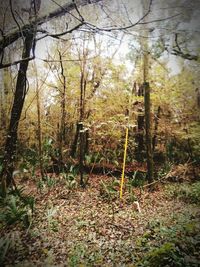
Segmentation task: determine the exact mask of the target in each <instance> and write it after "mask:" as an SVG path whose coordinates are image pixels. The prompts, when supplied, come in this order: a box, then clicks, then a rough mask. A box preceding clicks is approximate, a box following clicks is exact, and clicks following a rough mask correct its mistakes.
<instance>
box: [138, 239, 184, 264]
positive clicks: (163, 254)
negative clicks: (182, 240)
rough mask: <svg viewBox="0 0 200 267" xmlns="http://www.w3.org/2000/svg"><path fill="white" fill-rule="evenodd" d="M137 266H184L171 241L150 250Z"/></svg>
mask: <svg viewBox="0 0 200 267" xmlns="http://www.w3.org/2000/svg"><path fill="white" fill-rule="evenodd" d="M139 266H144V267H145V266H148V267H164V266H170V267H173V266H174V267H181V266H182V267H184V266H185V265H184V259H183V258H182V257H181V255H180V252H179V250H178V248H176V247H175V245H174V244H173V243H165V244H163V245H162V246H161V247H160V248H155V249H153V250H151V251H150V252H149V253H148V254H147V255H146V256H145V258H144V260H143V261H142V263H140V264H139Z"/></svg>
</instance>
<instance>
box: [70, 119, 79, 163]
mask: <svg viewBox="0 0 200 267" xmlns="http://www.w3.org/2000/svg"><path fill="white" fill-rule="evenodd" d="M79 128H80V125H79V123H78V122H77V123H76V132H75V136H74V141H73V143H72V145H71V151H70V156H71V157H72V158H74V157H75V155H76V150H77V145H78V138H79V130H80V129H79Z"/></svg>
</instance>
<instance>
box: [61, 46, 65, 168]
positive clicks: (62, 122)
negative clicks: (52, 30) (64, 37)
mask: <svg viewBox="0 0 200 267" xmlns="http://www.w3.org/2000/svg"><path fill="white" fill-rule="evenodd" d="M59 59H60V66H61V76H62V85H63V91H62V93H61V122H60V131H59V167H60V169H61V168H62V160H63V142H64V139H65V120H66V108H65V106H66V76H65V75H64V66H63V62H62V55H61V52H60V51H59Z"/></svg>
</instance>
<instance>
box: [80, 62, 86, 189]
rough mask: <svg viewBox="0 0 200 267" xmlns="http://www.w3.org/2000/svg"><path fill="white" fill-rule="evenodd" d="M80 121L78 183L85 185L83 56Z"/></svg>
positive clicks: (84, 85)
mask: <svg viewBox="0 0 200 267" xmlns="http://www.w3.org/2000/svg"><path fill="white" fill-rule="evenodd" d="M80 89H81V90H80V121H79V134H80V146H79V147H80V151H79V153H80V155H79V171H80V185H81V186H82V187H84V186H85V183H84V177H83V175H84V169H83V167H84V166H83V161H84V157H85V156H84V152H85V151H84V127H83V120H84V110H85V109H84V106H85V91H86V80H85V58H84V59H83V63H82V68H81V80H80Z"/></svg>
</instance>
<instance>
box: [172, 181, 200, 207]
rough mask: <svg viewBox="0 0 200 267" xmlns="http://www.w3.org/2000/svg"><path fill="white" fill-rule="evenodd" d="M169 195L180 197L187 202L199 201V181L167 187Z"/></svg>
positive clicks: (197, 202) (195, 202)
mask: <svg viewBox="0 0 200 267" xmlns="http://www.w3.org/2000/svg"><path fill="white" fill-rule="evenodd" d="M168 192H169V194H170V195H171V196H174V197H176V198H178V199H181V200H183V201H185V202H188V203H194V204H199V203H200V182H196V183H193V184H186V183H184V184H181V185H179V186H178V187H177V186H175V187H171V186H170V187H168Z"/></svg>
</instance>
